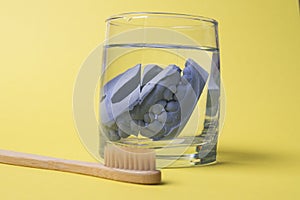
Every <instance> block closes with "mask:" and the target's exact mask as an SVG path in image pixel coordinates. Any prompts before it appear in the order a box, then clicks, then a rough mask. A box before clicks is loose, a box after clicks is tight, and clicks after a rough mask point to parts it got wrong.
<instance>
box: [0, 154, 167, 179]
mask: <svg viewBox="0 0 300 200" xmlns="http://www.w3.org/2000/svg"><path fill="white" fill-rule="evenodd" d="M0 163H4V164H10V165H17V166H25V167H33V168H40V169H49V170H57V171H63V172H71V173H77V174H84V175H89V176H95V177H101V178H106V179H111V180H117V181H123V182H130V183H138V184H159V183H160V182H161V173H160V171H158V170H153V171H138V170H126V169H116V168H110V167H106V166H104V165H102V164H100V163H92V162H83V161H76V160H65V159H60V158H53V157H47V156H40V155H34V154H27V153H21V152H14V151H8V150H1V149H0Z"/></svg>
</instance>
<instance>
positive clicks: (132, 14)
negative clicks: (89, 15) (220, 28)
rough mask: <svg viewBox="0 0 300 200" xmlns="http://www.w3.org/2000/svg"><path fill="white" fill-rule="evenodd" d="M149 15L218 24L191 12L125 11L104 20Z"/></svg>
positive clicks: (145, 16) (110, 20) (146, 16)
mask: <svg viewBox="0 0 300 200" xmlns="http://www.w3.org/2000/svg"><path fill="white" fill-rule="evenodd" d="M151 16H162V17H168V18H181V19H190V20H196V21H204V22H209V23H212V24H213V25H218V21H217V20H215V19H213V18H209V17H203V16H198V15H191V14H183V13H172V12H127V13H121V14H117V15H112V16H111V17H109V18H107V19H106V20H105V22H106V23H107V22H112V21H115V20H119V19H126V18H128V17H129V18H130V19H135V18H136V19H137V18H148V17H151Z"/></svg>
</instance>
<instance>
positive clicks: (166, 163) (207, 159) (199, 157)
mask: <svg viewBox="0 0 300 200" xmlns="http://www.w3.org/2000/svg"><path fill="white" fill-rule="evenodd" d="M109 143H113V144H114V145H116V146H120V147H122V146H123V147H124V146H127V147H137V148H146V149H153V150H154V151H155V152H156V167H157V168H158V169H161V168H178V167H193V166H201V165H208V164H213V163H215V162H216V156H217V139H214V140H207V138H203V137H194V138H193V137H178V138H176V139H172V140H162V141H152V140H149V139H145V138H126V139H122V140H120V141H118V142H109ZM103 146H105V145H103ZM103 152H104V149H100V155H101V157H102V158H103Z"/></svg>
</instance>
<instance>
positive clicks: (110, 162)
mask: <svg viewBox="0 0 300 200" xmlns="http://www.w3.org/2000/svg"><path fill="white" fill-rule="evenodd" d="M104 162H105V166H108V167H112V168H120V169H129V170H144V171H151V170H155V151H154V150H150V149H141V148H130V147H120V146H116V145H113V144H107V145H106V147H105V151H104Z"/></svg>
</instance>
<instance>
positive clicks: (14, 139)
mask: <svg viewBox="0 0 300 200" xmlns="http://www.w3.org/2000/svg"><path fill="white" fill-rule="evenodd" d="M129 11H167V12H179V13H188V14H195V15H203V16H207V17H212V18H215V19H217V20H218V21H219V31H220V47H221V67H222V76H223V80H224V84H225V88H226V95H227V107H226V109H227V111H226V120H225V125H224V129H223V132H222V133H221V136H220V144H219V156H218V161H219V164H217V165H213V166H207V167H200V168H188V169H165V170H163V171H162V172H163V180H164V184H163V185H159V186H142V185H132V184H125V183H118V182H113V181H107V180H101V179H98V178H93V177H87V176H82V175H74V174H69V173H61V172H53V171H46V170H37V169H28V168H22V167H13V166H8V165H2V164H0V199H1V200H19V199H26V200H27V199H30V200H34V199H72V200H73V199H74V200H75V199H132V200H134V199H138V200H140V199H145V200H146V199H188V198H189V199H299V198H300V192H299V185H300V173H299V172H300V171H299V168H300V160H299V153H300V145H299V140H300V129H299V122H300V121H299V111H300V109H299V103H300V98H299V97H300V95H299V86H300V81H299V79H300V78H299V75H300V68H299V67H300V61H299V56H300V54H299V52H300V51H299V47H300V37H299V36H300V23H299V22H300V18H299V9H298V1H297V0H281V1H279V0H265V1H262V0H253V1H246V0H244V1H233V0H228V1H221V0H219V1H217V0H185V1H174V0H165V1H164V0H126V1H121V0H109V1H103V0H98V1H97V0H85V1H76V0H75V1H74V0H73V1H70V0H66V1H58V0H53V1H50V0H47V1H46V0H40V1H38V0H36V1H34V0H27V1H25V0H24V1H22V0H19V1H16V0H11V1H4V0H1V2H0V30H1V31H0V36H1V37H0V56H1V59H0V94H1V96H0V124H1V126H0V148H2V149H9V150H15V151H22V152H29V153H36V154H42V155H48V156H55V157H62V158H68V159H78V160H84V161H94V159H93V158H92V157H91V156H90V155H89V154H88V153H87V151H86V150H85V149H84V147H83V145H82V144H81V143H80V140H79V138H78V136H77V133H76V130H75V126H74V123H73V117H72V90H73V84H74V81H75V78H76V75H77V73H78V71H79V69H80V65H81V63H82V62H83V60H84V59H85V58H86V57H87V55H88V54H89V52H90V51H91V50H92V49H93V48H95V47H96V46H97V44H99V43H101V42H102V41H103V40H104V33H105V23H104V20H105V18H107V17H109V16H111V15H113V14H118V13H123V12H129Z"/></svg>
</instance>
